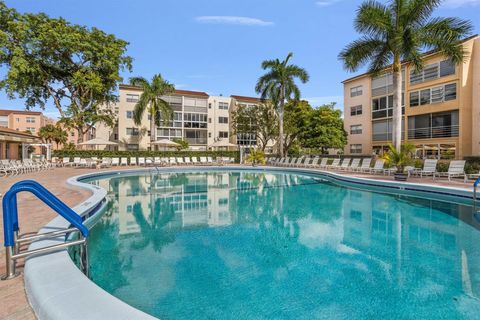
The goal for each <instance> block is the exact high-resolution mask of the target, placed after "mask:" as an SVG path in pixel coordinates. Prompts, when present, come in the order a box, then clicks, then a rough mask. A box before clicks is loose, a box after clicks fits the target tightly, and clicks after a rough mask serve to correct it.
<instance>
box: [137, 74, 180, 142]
mask: <svg viewBox="0 0 480 320" xmlns="http://www.w3.org/2000/svg"><path fill="white" fill-rule="evenodd" d="M130 84H131V85H133V86H137V87H141V88H142V90H143V93H142V95H141V96H140V99H139V100H138V102H137V104H136V105H135V109H134V110H133V121H134V122H135V124H136V125H137V126H139V125H141V124H142V118H143V114H144V113H145V110H147V109H148V112H149V114H150V141H151V142H153V141H155V140H156V136H157V135H156V128H157V126H160V125H161V123H162V122H164V121H167V122H168V121H169V120H170V119H171V117H172V108H171V107H170V105H169V104H168V102H167V101H165V100H163V99H162V96H165V95H168V94H171V93H173V92H175V86H174V85H173V84H171V83H170V82H168V81H167V80H165V79H163V78H162V75H160V74H156V75H154V76H153V78H152V81H151V82H148V80H146V79H145V78H143V77H133V78H130Z"/></svg>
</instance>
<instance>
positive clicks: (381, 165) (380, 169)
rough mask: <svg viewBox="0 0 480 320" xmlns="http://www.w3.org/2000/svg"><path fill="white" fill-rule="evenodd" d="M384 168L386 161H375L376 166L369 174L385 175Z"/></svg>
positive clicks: (369, 170) (370, 169)
mask: <svg viewBox="0 0 480 320" xmlns="http://www.w3.org/2000/svg"><path fill="white" fill-rule="evenodd" d="M384 166H385V160H383V159H378V160H377V161H375V165H374V166H373V168H369V169H368V172H369V173H378V172H381V173H383V170H384Z"/></svg>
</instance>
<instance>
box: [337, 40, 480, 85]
mask: <svg viewBox="0 0 480 320" xmlns="http://www.w3.org/2000/svg"><path fill="white" fill-rule="evenodd" d="M477 37H478V34H474V35H472V36H470V37H467V38H465V39H463V40H461V41H460V43H461V44H463V43H465V42H467V41H470V40H472V39H475V38H477ZM438 53H440V51H438V50H429V51H426V52H424V53H422V59H424V58H426V57H428V56H432V55H435V54H438ZM407 63H408V61H402V65H405V64H407ZM390 66H391V65H389V66H388V67H387V68H386V69H385V70H387V69H388V68H390ZM369 74H370V72H364V73H361V74H359V75H356V76H353V77H351V78H347V79H345V80H343V81H342V82H341V83H347V82H351V81H353V80H357V79H360V78H363V77H365V76H368V75H369Z"/></svg>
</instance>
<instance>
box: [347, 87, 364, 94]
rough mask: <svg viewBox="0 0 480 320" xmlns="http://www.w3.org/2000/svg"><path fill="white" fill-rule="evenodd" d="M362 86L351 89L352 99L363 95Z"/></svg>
mask: <svg viewBox="0 0 480 320" xmlns="http://www.w3.org/2000/svg"><path fill="white" fill-rule="evenodd" d="M362 88H363V87H362V86H357V87H353V88H350V97H356V96H361V95H362V93H363V90H362Z"/></svg>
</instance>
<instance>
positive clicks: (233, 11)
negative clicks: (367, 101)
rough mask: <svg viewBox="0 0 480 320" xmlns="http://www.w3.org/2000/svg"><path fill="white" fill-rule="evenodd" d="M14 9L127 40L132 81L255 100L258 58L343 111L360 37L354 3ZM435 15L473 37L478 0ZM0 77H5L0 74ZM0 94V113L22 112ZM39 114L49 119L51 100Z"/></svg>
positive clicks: (123, 0)
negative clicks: (285, 62)
mask: <svg viewBox="0 0 480 320" xmlns="http://www.w3.org/2000/svg"><path fill="white" fill-rule="evenodd" d="M5 2H6V4H7V5H8V6H9V7H13V8H15V9H16V10H18V11H19V12H22V13H25V12H32V13H37V12H44V13H46V14H48V15H49V16H51V17H63V18H65V19H67V20H68V21H70V22H72V23H74V24H80V25H85V26H89V27H97V28H100V29H102V30H104V31H105V32H107V33H112V34H115V35H116V36H117V37H118V38H120V39H123V40H125V41H128V42H129V45H128V51H127V54H128V55H130V56H131V57H133V59H134V61H133V71H132V72H131V73H129V72H123V73H122V77H123V78H124V82H125V83H127V82H128V79H129V78H130V77H132V76H143V77H146V78H151V77H152V76H153V75H154V74H156V73H161V74H162V76H163V77H164V78H166V79H167V80H169V81H170V82H172V83H174V84H175V86H176V88H177V89H184V90H198V91H204V92H207V93H208V94H210V95H220V94H222V95H224V96H230V95H246V96H256V94H255V83H256V81H257V79H258V77H260V76H261V75H262V72H263V71H262V69H261V67H260V64H261V62H262V61H263V60H265V59H275V58H280V59H283V58H284V57H285V56H286V55H287V54H288V53H289V52H293V53H294V56H293V58H292V60H291V62H292V63H295V64H297V65H299V66H301V67H303V68H305V69H306V70H307V71H308V73H309V74H310V81H309V82H308V83H306V84H300V85H299V87H300V90H301V93H302V98H303V99H306V100H308V101H310V103H311V104H312V105H313V106H318V105H320V104H323V103H329V102H337V107H339V108H341V109H342V108H343V86H342V84H341V81H342V80H344V79H346V78H349V77H351V76H353V75H355V74H358V73H361V72H362V70H360V71H359V72H357V73H355V74H352V73H349V72H347V71H346V70H344V69H343V66H342V64H341V62H340V61H339V60H338V58H337V56H338V53H339V52H340V51H341V50H342V48H343V47H344V46H345V45H347V44H348V43H349V42H350V41H352V40H355V39H357V38H358V37H359V35H358V34H357V33H356V32H355V30H354V29H353V20H354V18H355V11H356V9H357V8H358V6H359V5H360V4H361V2H362V1H361V0H242V1H231V0H161V1H155V0H149V1H147V0H136V1H133V0H96V1H93V0H82V1H78V0H43V1H38V0H15V1H13V0H7V1H5ZM435 15H437V16H444V17H446V16H455V17H460V18H462V19H469V20H470V21H472V23H473V24H474V27H475V30H474V33H480V0H445V1H444V2H443V3H442V5H441V6H440V8H438V10H437V11H436V12H435ZM0 76H2V77H3V76H4V70H3V73H2V72H0ZM23 108H24V105H23V101H22V100H20V99H14V100H9V99H8V98H7V97H6V95H5V93H4V92H0V109H23ZM45 114H46V115H48V116H52V117H55V116H56V115H57V112H56V111H55V109H54V107H53V104H52V103H50V104H49V105H48V106H47V109H46V110H45Z"/></svg>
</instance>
